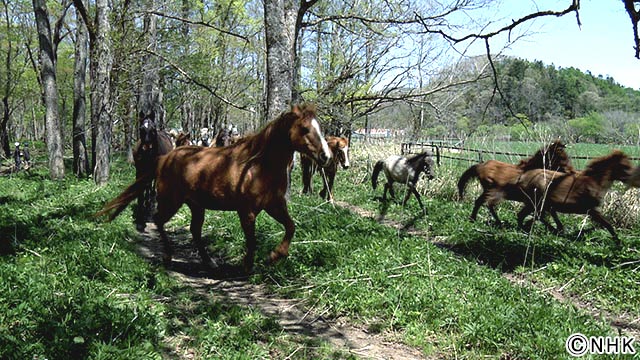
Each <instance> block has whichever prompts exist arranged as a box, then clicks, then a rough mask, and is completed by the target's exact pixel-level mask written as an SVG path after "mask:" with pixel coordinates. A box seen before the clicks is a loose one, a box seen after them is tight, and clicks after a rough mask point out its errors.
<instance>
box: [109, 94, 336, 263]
mask: <svg viewBox="0 0 640 360" xmlns="http://www.w3.org/2000/svg"><path fill="white" fill-rule="evenodd" d="M295 151H298V152H300V153H303V154H305V155H308V156H310V157H311V158H313V159H314V160H315V161H317V162H318V163H319V164H322V165H326V164H327V163H328V162H329V161H330V160H331V152H330V150H329V146H328V145H327V142H326V141H325V139H324V137H323V136H322V132H321V130H320V125H319V124H318V121H317V120H316V110H315V107H313V106H308V105H301V106H293V107H292V109H291V110H290V111H288V112H285V113H283V114H282V115H280V116H279V117H278V118H277V119H275V120H273V121H272V122H270V123H269V124H267V125H266V126H265V127H264V128H263V129H262V130H261V131H260V132H258V133H256V134H254V135H250V136H246V137H244V138H242V139H241V140H240V141H238V142H237V143H235V144H232V145H230V146H226V147H198V146H182V147H179V148H176V149H175V150H173V151H172V152H170V153H169V154H167V155H166V156H164V157H162V158H161V159H160V162H159V164H158V168H157V172H156V183H157V199H158V211H157V213H156V214H155V216H154V221H155V223H156V226H157V227H158V231H159V232H160V236H161V237H162V240H163V245H164V254H165V255H164V261H165V263H168V262H170V261H171V256H172V248H171V243H170V241H169V238H168V237H167V234H166V232H165V230H164V225H165V224H166V223H167V222H168V221H169V220H170V219H171V218H172V217H173V216H174V215H175V214H176V212H177V211H178V209H180V207H181V206H182V205H183V204H187V206H188V207H189V208H190V209H191V234H192V236H193V242H194V244H195V246H196V248H197V249H198V252H199V254H200V257H201V259H202V263H203V265H204V266H206V267H208V268H214V267H215V264H214V263H213V261H212V260H211V258H210V257H209V254H208V253H207V250H206V247H205V244H204V242H203V241H202V224H203V222H204V213H205V210H206V209H210V210H223V211H235V212H237V214H238V216H239V217H240V223H241V225H242V229H243V231H244V235H245V240H246V247H247V253H246V255H245V257H244V267H245V270H246V271H250V270H251V269H252V267H253V261H254V256H255V250H256V235H255V222H256V217H257V216H258V214H260V212H262V210H265V211H266V212H267V214H269V215H270V216H271V217H272V218H274V219H275V220H276V221H278V222H279V223H281V224H282V225H283V226H284V229H285V234H284V237H283V239H282V242H281V243H280V244H279V245H278V246H277V247H276V248H275V250H273V251H272V252H271V254H270V255H269V259H268V260H269V261H270V262H275V261H277V260H279V259H280V258H282V257H286V256H288V254H289V243H290V242H291V239H292V238H293V235H294V231H295V226H294V223H293V220H292V219H291V216H289V210H288V208H287V200H286V197H285V194H286V191H287V186H288V166H289V164H290V163H291V161H292V159H293V153H294V152H295ZM139 183H140V180H137V181H136V182H135V183H133V184H132V185H130V186H129V187H128V188H127V189H126V190H125V191H124V192H123V193H122V194H120V195H119V196H118V197H117V198H115V199H114V200H112V201H110V202H109V203H108V204H106V205H105V206H104V208H103V209H102V210H101V211H100V212H99V213H98V215H104V214H109V218H110V219H113V218H115V217H116V216H117V215H118V214H119V213H120V212H121V211H122V210H123V209H124V208H125V207H126V206H127V204H128V203H129V202H131V200H132V199H133V198H134V197H135V194H136V193H137V192H138V191H140V190H139V188H140V184H139Z"/></svg>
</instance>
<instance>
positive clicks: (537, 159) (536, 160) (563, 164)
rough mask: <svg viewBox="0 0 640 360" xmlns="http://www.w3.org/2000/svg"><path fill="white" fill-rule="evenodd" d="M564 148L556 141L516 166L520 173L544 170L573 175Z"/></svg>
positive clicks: (560, 142)
mask: <svg viewBox="0 0 640 360" xmlns="http://www.w3.org/2000/svg"><path fill="white" fill-rule="evenodd" d="M565 147H566V146H565V145H564V144H563V143H562V141H560V140H556V141H554V142H552V143H551V144H549V145H547V146H544V147H543V148H542V149H539V150H538V151H536V153H535V154H533V156H531V157H530V158H528V159H525V160H521V161H520V163H518V165H517V166H518V168H519V169H521V170H522V171H527V170H532V169H543V168H546V169H550V170H554V171H560V172H567V173H573V172H575V170H574V169H573V166H571V160H570V159H569V155H567V153H566V152H565V151H564V149H565Z"/></svg>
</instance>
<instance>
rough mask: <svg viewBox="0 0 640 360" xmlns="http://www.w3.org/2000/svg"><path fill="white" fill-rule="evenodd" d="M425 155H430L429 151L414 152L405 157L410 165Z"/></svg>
mask: <svg viewBox="0 0 640 360" xmlns="http://www.w3.org/2000/svg"><path fill="white" fill-rule="evenodd" d="M425 157H431V152H429V151H425V152H421V153H419V154H416V155H414V156H412V157H410V158H408V159H407V163H408V164H411V165H415V164H416V163H417V162H419V161H422V160H423V159H424V158H425Z"/></svg>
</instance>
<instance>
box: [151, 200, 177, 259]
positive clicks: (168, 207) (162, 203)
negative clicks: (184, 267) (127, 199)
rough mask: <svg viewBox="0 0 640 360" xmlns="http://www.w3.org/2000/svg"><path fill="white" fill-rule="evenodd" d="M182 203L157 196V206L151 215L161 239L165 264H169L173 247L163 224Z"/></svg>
mask: <svg viewBox="0 0 640 360" xmlns="http://www.w3.org/2000/svg"><path fill="white" fill-rule="evenodd" d="M180 206H182V203H177V202H174V201H173V200H172V199H170V198H162V197H158V208H157V211H156V213H155V215H154V216H153V221H154V222H155V224H156V227H157V228H158V232H159V233H160V239H161V240H162V246H163V248H164V249H163V250H164V256H163V258H162V260H163V262H164V264H165V265H169V264H171V257H172V256H173V247H172V246H171V241H170V240H169V237H168V236H167V233H166V232H165V230H164V224H166V223H167V222H168V221H169V220H170V219H171V218H172V217H173V215H175V214H176V213H177V212H178V209H180Z"/></svg>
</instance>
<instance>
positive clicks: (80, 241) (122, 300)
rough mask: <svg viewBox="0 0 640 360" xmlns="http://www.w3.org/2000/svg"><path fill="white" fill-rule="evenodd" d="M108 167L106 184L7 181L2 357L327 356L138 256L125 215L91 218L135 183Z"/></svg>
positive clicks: (126, 172) (1, 214)
mask: <svg viewBox="0 0 640 360" xmlns="http://www.w3.org/2000/svg"><path fill="white" fill-rule="evenodd" d="M113 170H114V171H113V173H112V175H113V178H112V181H111V182H110V184H109V185H108V186H107V187H104V188H97V187H96V186H95V185H94V184H93V182H91V181H89V180H76V179H73V178H67V179H66V180H64V181H60V182H54V181H50V180H48V179H47V176H46V172H45V171H44V170H42V169H41V168H39V167H36V169H34V170H33V171H32V172H31V173H30V174H27V173H19V174H15V175H12V176H10V177H1V178H0V243H1V244H2V255H1V256H0V294H1V295H0V358H2V359H31V358H33V359H36V358H48V359H70V358H74V359H81V358H91V359H160V358H175V357H179V356H196V358H227V359H240V358H245V359H255V358H267V357H269V356H270V354H284V355H283V356H282V357H284V356H286V355H288V354H291V353H293V352H294V351H295V350H296V349H297V348H298V347H300V346H302V350H298V351H297V352H296V357H297V358H305V355H306V356H307V357H322V356H330V354H331V352H332V350H331V349H324V348H323V347H322V346H320V345H319V344H317V343H316V342H315V340H314V339H311V338H309V337H306V336H302V335H300V336H297V337H294V336H292V335H288V334H284V333H283V332H282V329H281V328H280V327H279V325H278V324H277V323H276V322H275V320H274V319H272V318H269V317H267V316H265V315H262V314H261V313H260V312H259V311H257V310H255V309H250V308H246V307H240V306H236V305H231V304H225V303H224V302H221V301H218V300H211V298H208V297H204V296H202V295H201V294H199V293H197V292H196V291H194V290H193V289H191V288H189V287H186V286H184V285H182V284H180V283H178V282H177V281H176V280H174V279H172V278H170V277H168V276H167V275H166V274H165V272H164V270H163V269H162V268H158V267H156V266H153V265H151V264H149V263H147V262H146V261H145V260H143V259H142V258H140V257H139V256H138V255H137V254H136V253H135V251H134V244H133V240H134V239H135V238H137V236H138V235H137V233H136V232H135V230H134V228H133V226H132V221H131V220H132V218H131V212H130V211H128V213H127V215H123V216H121V217H119V218H118V219H116V221H114V222H113V223H102V222H101V221H97V220H96V219H94V218H93V216H92V214H93V213H95V212H96V211H97V210H99V209H100V207H101V206H102V205H103V204H104V203H105V202H106V201H107V200H108V199H110V198H112V197H113V196H115V195H117V193H118V192H119V191H120V190H121V189H122V188H124V186H125V185H126V184H127V183H128V182H129V181H130V179H131V178H132V177H133V171H132V169H131V167H130V166H129V165H127V164H126V163H124V162H116V163H114V166H113ZM18 189H19V190H18ZM301 344H302V345H301ZM323 354H324V355H323Z"/></svg>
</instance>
